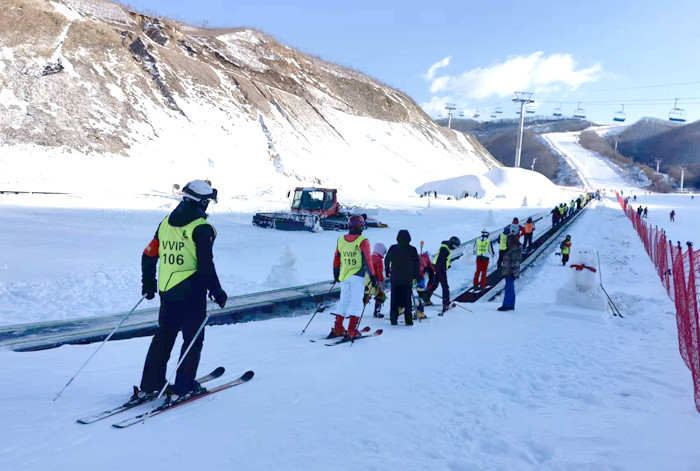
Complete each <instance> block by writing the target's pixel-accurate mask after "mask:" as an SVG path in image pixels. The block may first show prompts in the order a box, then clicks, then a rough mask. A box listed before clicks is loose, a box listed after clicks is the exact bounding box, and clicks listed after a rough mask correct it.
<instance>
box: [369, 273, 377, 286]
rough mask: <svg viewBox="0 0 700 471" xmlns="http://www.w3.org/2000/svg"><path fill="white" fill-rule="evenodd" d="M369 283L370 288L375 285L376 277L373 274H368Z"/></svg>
mask: <svg viewBox="0 0 700 471" xmlns="http://www.w3.org/2000/svg"><path fill="white" fill-rule="evenodd" d="M369 284H371V285H372V288H376V287H377V277H376V276H375V275H369Z"/></svg>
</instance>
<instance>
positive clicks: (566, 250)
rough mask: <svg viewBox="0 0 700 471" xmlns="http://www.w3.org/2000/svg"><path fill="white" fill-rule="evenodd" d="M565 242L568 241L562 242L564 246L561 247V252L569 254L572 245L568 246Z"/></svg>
mask: <svg viewBox="0 0 700 471" xmlns="http://www.w3.org/2000/svg"><path fill="white" fill-rule="evenodd" d="M565 244H566V242H563V243H562V246H563V247H562V248H561V253H563V254H564V255H568V254H569V253H570V252H571V246H566V245H565Z"/></svg>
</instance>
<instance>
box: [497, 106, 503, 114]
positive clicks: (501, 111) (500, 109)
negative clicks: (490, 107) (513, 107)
mask: <svg viewBox="0 0 700 471" xmlns="http://www.w3.org/2000/svg"><path fill="white" fill-rule="evenodd" d="M501 113H503V107H502V106H497V107H496V114H501Z"/></svg>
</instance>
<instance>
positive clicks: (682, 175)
mask: <svg viewBox="0 0 700 471" xmlns="http://www.w3.org/2000/svg"><path fill="white" fill-rule="evenodd" d="M684 177H685V165H681V193H683V179H684Z"/></svg>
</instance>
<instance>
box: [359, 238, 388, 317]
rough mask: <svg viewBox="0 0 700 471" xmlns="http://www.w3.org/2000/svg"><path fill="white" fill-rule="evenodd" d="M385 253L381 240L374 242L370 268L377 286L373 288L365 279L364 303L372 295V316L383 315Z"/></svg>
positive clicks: (366, 302) (367, 301)
mask: <svg viewBox="0 0 700 471" xmlns="http://www.w3.org/2000/svg"><path fill="white" fill-rule="evenodd" d="M385 254H386V247H385V246H384V244H382V243H381V242H377V243H376V244H374V251H373V252H372V268H373V269H374V273H375V275H376V276H377V287H376V288H373V287H372V284H371V283H367V280H365V299H364V302H365V304H368V303H369V299H370V297H371V296H374V317H379V318H381V317H384V314H382V313H381V310H382V305H383V304H384V301H386V294H385V293H384V292H385V291H386V282H385V281H384V255H385ZM367 277H369V274H368V275H367Z"/></svg>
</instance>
